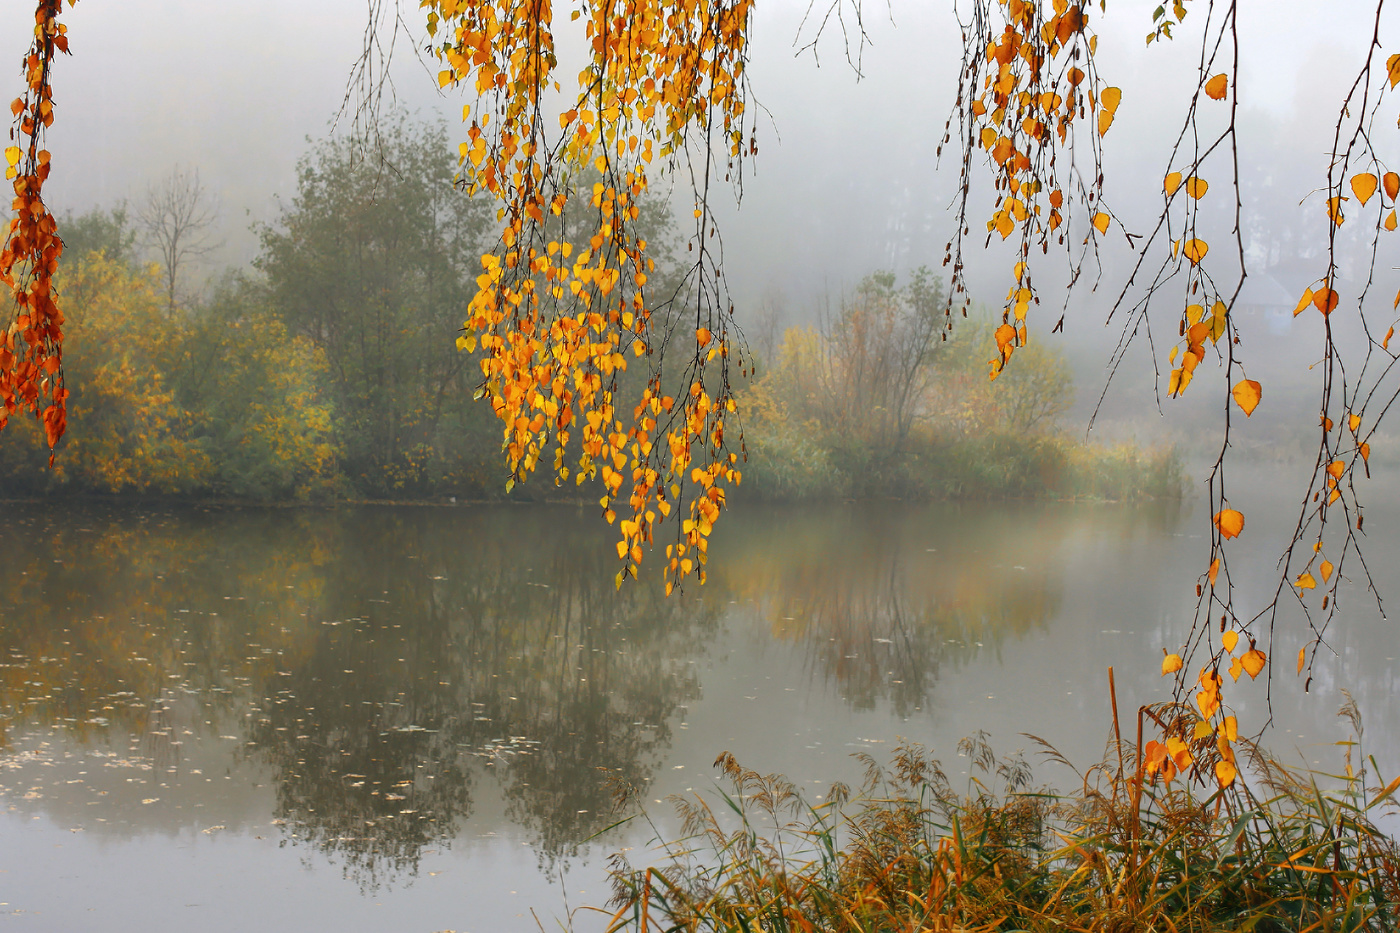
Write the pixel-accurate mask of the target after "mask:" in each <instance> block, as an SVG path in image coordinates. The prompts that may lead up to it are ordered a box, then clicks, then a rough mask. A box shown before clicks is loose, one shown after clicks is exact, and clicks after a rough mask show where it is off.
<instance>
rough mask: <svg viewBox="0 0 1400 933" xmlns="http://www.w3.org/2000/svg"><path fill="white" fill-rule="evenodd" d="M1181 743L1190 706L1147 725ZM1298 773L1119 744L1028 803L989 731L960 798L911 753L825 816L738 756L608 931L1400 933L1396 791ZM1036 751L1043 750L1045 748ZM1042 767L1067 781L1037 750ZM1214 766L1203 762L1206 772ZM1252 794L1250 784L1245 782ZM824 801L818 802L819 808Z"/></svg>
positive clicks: (621, 865) (1025, 784)
mask: <svg viewBox="0 0 1400 933" xmlns="http://www.w3.org/2000/svg"><path fill="white" fill-rule="evenodd" d="M1144 712H1145V713H1146V714H1147V715H1148V716H1149V717H1151V718H1156V719H1158V720H1159V721H1161V722H1163V723H1165V724H1166V725H1167V726H1168V727H1169V728H1175V727H1178V726H1181V725H1184V724H1189V720H1191V719H1194V718H1195V717H1194V713H1193V712H1192V711H1191V710H1190V709H1189V708H1186V707H1182V706H1173V705H1163V706H1160V707H1156V708H1153V709H1150V710H1145V711H1144ZM1343 713H1344V714H1345V715H1346V716H1347V718H1349V719H1351V721H1352V722H1353V723H1354V726H1355V733H1356V736H1357V737H1358V738H1353V740H1351V741H1350V742H1347V743H1342V744H1344V745H1346V754H1345V761H1344V762H1343V764H1344V771H1343V772H1342V773H1340V774H1335V775H1334V774H1319V773H1314V772H1307V771H1298V770H1293V769H1290V768H1288V767H1285V766H1284V765H1282V764H1281V763H1279V762H1278V761H1277V760H1275V759H1274V758H1272V757H1271V756H1269V755H1268V754H1267V753H1266V752H1264V751H1263V750H1262V749H1261V748H1259V747H1258V746H1257V745H1255V744H1252V743H1248V742H1241V743H1240V745H1241V746H1242V748H1243V750H1244V751H1245V752H1246V753H1247V756H1248V761H1249V767H1248V768H1247V769H1245V770H1246V771H1247V772H1248V773H1249V775H1250V779H1249V782H1248V783H1247V782H1246V781H1245V780H1243V779H1241V780H1237V781H1236V782H1235V783H1234V784H1233V785H1232V786H1231V787H1229V788H1228V789H1226V790H1223V791H1222V790H1217V789H1214V788H1213V786H1211V785H1209V784H1206V783H1202V782H1199V781H1196V782H1193V781H1192V780H1190V779H1188V778H1187V777H1186V776H1182V777H1179V778H1178V779H1177V780H1176V782H1174V783H1172V784H1169V785H1163V784H1162V783H1161V782H1160V780H1155V781H1154V780H1152V779H1149V778H1147V777H1146V775H1145V774H1144V772H1143V770H1142V769H1141V767H1140V765H1139V764H1138V754H1137V747H1136V746H1135V745H1133V744H1132V743H1129V742H1126V741H1115V742H1113V743H1111V744H1110V746H1109V750H1108V754H1107V755H1106V757H1105V759H1104V761H1103V762H1101V763H1100V764H1098V765H1096V766H1095V767H1093V768H1091V769H1089V770H1088V771H1087V772H1085V773H1083V774H1079V773H1078V772H1076V773H1075V780H1076V782H1077V783H1076V786H1075V787H1074V789H1073V790H1072V791H1071V792H1068V793H1057V792H1054V791H1052V790H1050V789H1048V788H1043V787H1042V788H1033V787H1032V786H1031V769H1030V768H1029V767H1028V765H1027V763H1026V762H1025V760H1024V759H1023V758H1021V757H1020V756H1019V755H1018V756H1013V757H1011V758H1008V759H999V758H998V757H997V756H996V755H995V754H994V753H993V751H992V749H991V747H990V745H989V744H988V741H987V737H986V736H985V735H984V734H980V733H979V734H978V735H976V736H973V737H972V738H970V739H965V740H964V741H963V742H962V743H961V744H960V745H959V752H960V753H961V754H962V755H965V756H966V757H967V758H968V759H969V760H970V761H971V765H972V767H971V768H970V771H971V773H972V777H971V778H970V779H969V782H968V785H967V787H966V788H965V789H963V790H961V791H959V790H955V789H954V788H953V786H952V783H951V781H950V780H949V778H948V776H947V774H946V773H945V772H944V771H943V770H942V768H941V766H940V764H939V762H938V761H937V760H936V759H934V758H933V757H932V756H931V755H930V754H929V753H928V751H927V750H926V749H924V748H923V747H921V746H919V745H917V744H904V745H901V746H900V747H899V748H897V749H896V750H895V752H894V756H893V760H892V761H891V763H890V765H889V766H888V767H882V766H881V765H880V764H878V763H877V762H875V761H874V760H873V759H871V758H869V757H866V756H862V758H863V761H864V764H865V780H864V783H863V784H862V786H861V787H860V788H859V789H858V790H856V791H855V792H854V793H853V792H852V791H851V790H850V789H848V788H846V787H843V786H841V785H836V786H834V787H832V788H831V790H830V792H829V793H828V794H827V795H826V796H825V799H824V800H822V801H821V802H820V803H816V804H813V803H811V802H809V801H807V800H806V799H805V798H803V797H802V796H801V795H800V794H799V793H798V791H797V790H796V788H795V787H794V786H793V785H792V784H791V783H790V782H788V781H787V780H785V779H784V778H782V777H779V776H775V775H761V774H759V773H757V772H755V771H751V770H748V769H746V768H744V767H743V766H741V765H740V764H739V763H738V762H737V761H735V760H734V758H733V757H732V756H730V755H729V754H727V753H726V754H724V755H721V756H720V758H719V760H718V761H717V762H716V765H717V766H718V767H719V768H720V769H721V771H722V774H723V777H724V780H725V782H726V784H727V786H728V788H729V790H728V792H726V793H724V794H723V795H722V797H721V798H720V804H721V806H720V807H719V812H718V813H717V812H715V810H714V809H712V808H711V806H710V804H709V803H707V802H706V801H704V800H703V799H699V798H686V799H682V800H678V801H677V806H678V807H679V811H680V814H681V816H682V818H683V825H682V837H681V838H680V839H677V840H675V841H670V842H665V843H663V844H662V849H661V854H662V861H661V862H660V863H659V864H656V865H653V866H650V867H646V868H636V867H633V866H631V865H629V864H628V863H627V862H626V861H625V860H624V859H623V858H622V857H621V856H618V857H615V860H614V864H613V872H612V874H613V881H614V898H613V902H612V903H611V904H610V905H609V907H608V908H607V910H606V913H607V914H608V917H609V925H608V929H609V930H610V931H623V930H626V931H637V933H660V931H687V933H691V931H694V933H699V931H706V933H709V931H713V933H720V931H723V933H730V931H734V933H739V931H743V933H748V931H760V930H762V931H775V933H776V931H817V930H819V931H824V933H826V931H830V933H847V931H849V933H855V931H861V933H873V931H891V933H893V931H909V933H915V931H920V933H922V931H928V933H945V931H946V933H951V931H988V933H990V931H1013V930H1027V931H1046V933H1048V931H1105V933H1128V931H1138V930H1142V931H1147V930H1156V931H1179V933H1185V931H1193V933H1197V931H1198V933H1207V931H1226V930H1231V931H1234V930H1244V931H1261V933H1262V931H1284V930H1290V931H1308V933H1312V931H1318V933H1331V931H1361V930H1366V931H1371V930H1375V931H1380V930H1394V929H1396V928H1397V920H1400V850H1397V846H1396V843H1395V841H1394V840H1393V839H1392V838H1391V837H1390V836H1388V835H1387V834H1386V833H1385V832H1383V831H1382V830H1381V829H1379V828H1378V826H1377V825H1376V822H1375V821H1376V818H1377V813H1378V811H1379V810H1380V809H1382V808H1384V807H1387V806H1391V805H1392V804H1391V803H1390V801H1391V794H1393V793H1394V791H1395V789H1396V787H1397V785H1400V779H1397V780H1396V781H1395V782H1392V783H1391V784H1390V785H1388V786H1387V787H1385V788H1383V789H1381V788H1378V787H1377V786H1376V785H1375V783H1374V782H1372V781H1371V780H1370V775H1371V774H1373V773H1374V762H1372V768H1370V769H1367V768H1365V767H1363V768H1361V769H1360V770H1357V769H1356V768H1355V767H1354V758H1355V757H1356V756H1358V755H1359V752H1360V746H1359V735H1360V732H1361V730H1360V717H1359V715H1356V712H1355V707H1354V705H1351V704H1349V706H1348V707H1344V709H1343ZM1031 738H1034V737H1031ZM1035 741H1036V742H1038V743H1039V744H1040V745H1041V746H1042V750H1043V751H1044V752H1045V754H1046V755H1047V756H1049V757H1050V758H1053V759H1055V760H1057V761H1058V762H1060V763H1062V764H1066V765H1067V764H1068V762H1065V761H1064V759H1063V758H1061V757H1060V756H1059V755H1058V753H1056V752H1055V751H1054V750H1053V749H1051V748H1050V747H1049V746H1047V745H1045V744H1044V743H1043V742H1040V740H1038V739H1036V740H1035ZM1209 767H1210V761H1209V756H1208V755H1202V756H1198V768H1200V769H1201V771H1200V773H1202V774H1208V773H1209ZM1242 777H1243V776H1242ZM819 799H820V798H819Z"/></svg>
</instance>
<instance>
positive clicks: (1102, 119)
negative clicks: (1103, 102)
mask: <svg viewBox="0 0 1400 933" xmlns="http://www.w3.org/2000/svg"><path fill="white" fill-rule="evenodd" d="M1112 125H1113V111H1112V110H1100V111H1099V135H1100V136H1102V135H1104V134H1105V133H1107V132H1108V128H1109V127H1110V126H1112Z"/></svg>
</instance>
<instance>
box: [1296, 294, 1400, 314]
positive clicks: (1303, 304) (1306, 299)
mask: <svg viewBox="0 0 1400 933" xmlns="http://www.w3.org/2000/svg"><path fill="white" fill-rule="evenodd" d="M1396 298H1397V300H1400V295H1397V296H1396ZM1312 300H1313V290H1312V289H1311V288H1309V289H1306V290H1304V292H1303V297H1302V298H1299V299H1298V307H1296V308H1294V309H1293V316H1294V317H1297V316H1298V315H1300V314H1302V313H1303V312H1304V311H1306V310H1307V308H1308V305H1310V304H1312Z"/></svg>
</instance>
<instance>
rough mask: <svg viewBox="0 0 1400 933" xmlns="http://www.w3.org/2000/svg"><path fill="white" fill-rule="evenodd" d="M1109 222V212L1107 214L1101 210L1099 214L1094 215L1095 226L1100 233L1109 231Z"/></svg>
mask: <svg viewBox="0 0 1400 933" xmlns="http://www.w3.org/2000/svg"><path fill="white" fill-rule="evenodd" d="M1108 222H1109V216H1108V215H1107V214H1105V213H1104V212H1103V211H1099V212H1098V213H1097V214H1095V215H1094V227H1095V229H1097V230H1098V231H1099V232H1100V233H1107V232H1108Z"/></svg>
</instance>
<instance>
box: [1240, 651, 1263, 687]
mask: <svg viewBox="0 0 1400 933" xmlns="http://www.w3.org/2000/svg"><path fill="white" fill-rule="evenodd" d="M1267 660H1268V657H1267V655H1265V654H1264V652H1262V651H1260V650H1259V649H1258V648H1255V649H1253V650H1251V651H1246V652H1245V653H1244V656H1243V657H1241V658H1240V663H1241V664H1243V665H1244V670H1245V673H1247V674H1248V675H1249V679H1250V680H1253V679H1254V678H1256V677H1258V676H1259V674H1260V672H1261V671H1263V670H1264V663H1265V662H1266V661H1267Z"/></svg>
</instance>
